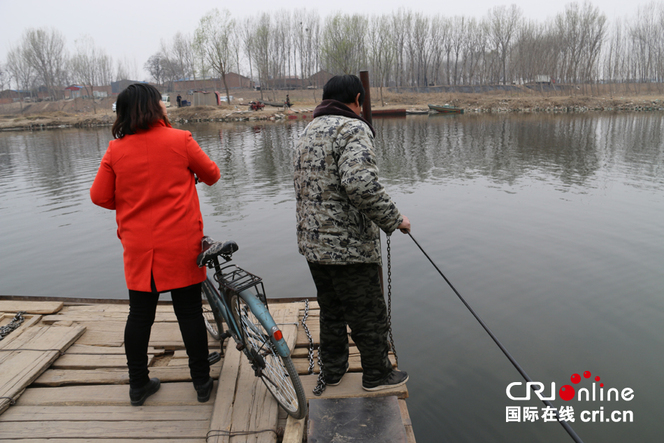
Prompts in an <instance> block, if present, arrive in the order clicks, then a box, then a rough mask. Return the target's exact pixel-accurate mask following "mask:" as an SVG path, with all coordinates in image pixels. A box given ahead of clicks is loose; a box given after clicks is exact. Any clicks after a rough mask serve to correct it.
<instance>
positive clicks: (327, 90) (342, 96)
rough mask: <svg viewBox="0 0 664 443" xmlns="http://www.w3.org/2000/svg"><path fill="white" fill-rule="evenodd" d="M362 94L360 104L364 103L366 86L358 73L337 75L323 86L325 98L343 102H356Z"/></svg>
mask: <svg viewBox="0 0 664 443" xmlns="http://www.w3.org/2000/svg"><path fill="white" fill-rule="evenodd" d="M358 93H359V94H360V106H362V103H364V86H362V82H361V81H360V79H359V78H358V77H357V76H356V75H349V74H347V75H335V76H334V77H332V78H331V79H329V80H328V81H327V83H325V86H323V100H337V101H340V102H341V103H344V104H348V103H355V97H357V94H358Z"/></svg>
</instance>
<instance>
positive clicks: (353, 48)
mask: <svg viewBox="0 0 664 443" xmlns="http://www.w3.org/2000/svg"><path fill="white" fill-rule="evenodd" d="M366 29H367V19H366V18H364V17H362V16H360V15H358V14H355V15H347V14H340V13H337V14H335V15H333V16H331V17H328V18H327V19H326V21H325V26H324V28H323V32H322V37H323V41H322V45H321V48H320V51H321V57H322V59H323V61H324V63H325V66H326V68H327V70H328V71H330V72H332V73H335V74H352V73H357V72H358V71H359V70H360V68H361V66H362V65H363V64H364V63H366V58H365V57H366V53H365V45H364V42H365V31H366Z"/></svg>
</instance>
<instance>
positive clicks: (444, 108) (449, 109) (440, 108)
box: [429, 105, 463, 114]
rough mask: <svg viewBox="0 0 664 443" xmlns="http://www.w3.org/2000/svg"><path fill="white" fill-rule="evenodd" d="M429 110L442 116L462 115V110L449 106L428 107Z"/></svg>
mask: <svg viewBox="0 0 664 443" xmlns="http://www.w3.org/2000/svg"><path fill="white" fill-rule="evenodd" d="M429 109H430V110H432V111H436V112H440V113H442V114H463V108H457V107H454V106H450V105H429Z"/></svg>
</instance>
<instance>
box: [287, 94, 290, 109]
mask: <svg viewBox="0 0 664 443" xmlns="http://www.w3.org/2000/svg"><path fill="white" fill-rule="evenodd" d="M286 107H287V108H290V107H291V102H290V97H289V96H288V94H286Z"/></svg>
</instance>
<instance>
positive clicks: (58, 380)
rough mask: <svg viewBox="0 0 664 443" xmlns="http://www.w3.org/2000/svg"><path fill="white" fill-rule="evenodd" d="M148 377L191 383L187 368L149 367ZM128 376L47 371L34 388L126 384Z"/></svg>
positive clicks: (116, 371) (216, 369)
mask: <svg viewBox="0 0 664 443" xmlns="http://www.w3.org/2000/svg"><path fill="white" fill-rule="evenodd" d="M220 372H221V366H220V365H219V364H215V365H213V366H211V367H210V376H211V377H212V378H218V377H219V373H220ZM150 376H151V377H157V378H158V379H159V380H161V381H162V382H179V381H191V377H190V374H189V367H188V366H184V365H183V366H151V367H150ZM127 383H129V375H128V373H127V368H126V366H125V368H106V369H96V370H95V369H87V370H86V369H49V370H47V371H46V372H44V373H43V374H42V375H41V376H40V377H39V378H38V379H37V380H35V382H34V386H68V385H95V384H99V385H108V384H127Z"/></svg>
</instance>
